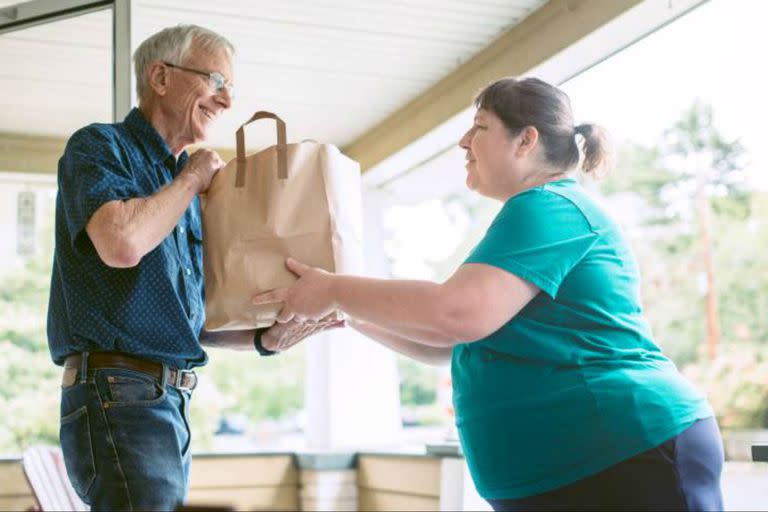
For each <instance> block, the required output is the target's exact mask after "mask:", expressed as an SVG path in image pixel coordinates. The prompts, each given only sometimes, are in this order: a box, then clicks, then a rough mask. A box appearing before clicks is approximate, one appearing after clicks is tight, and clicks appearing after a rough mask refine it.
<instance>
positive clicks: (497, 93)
mask: <svg viewBox="0 0 768 512" xmlns="http://www.w3.org/2000/svg"><path fill="white" fill-rule="evenodd" d="M475 106H476V107H477V108H478V109H481V108H482V109H484V110H488V111H490V112H493V113H494V114H496V116H497V117H498V118H499V119H501V121H502V122H503V123H504V126H506V128H507V131H509V133H510V135H512V136H515V135H517V134H518V133H520V131H521V130H522V129H523V128H525V127H526V126H533V127H535V128H536V129H537V130H538V132H539V140H540V141H541V143H542V146H543V148H544V155H545V157H546V159H547V162H549V163H550V164H551V165H552V166H553V167H555V168H556V169H559V170H562V171H569V170H570V169H571V168H573V167H574V166H575V165H576V164H577V163H578V162H579V146H578V145H577V143H576V135H580V136H581V137H582V139H583V140H582V149H583V151H584V161H583V163H582V165H581V169H582V171H584V172H585V173H593V172H595V171H596V170H598V169H600V168H604V167H606V166H607V164H608V160H609V149H608V146H609V145H608V139H607V134H606V132H605V130H603V129H602V128H601V127H599V126H597V125H594V124H580V125H578V126H574V125H573V112H572V111H571V100H570V99H569V98H568V95H567V94H565V93H564V92H563V91H561V90H560V89H558V88H557V87H555V86H553V85H550V84H548V83H546V82H544V81H543V80H539V79H538V78H525V79H522V80H518V79H516V78H511V77H510V78H502V79H500V80H497V81H496V82H493V83H492V84H490V85H489V86H487V87H486V88H485V89H483V90H482V91H480V93H479V94H478V95H477V97H476V98H475Z"/></svg>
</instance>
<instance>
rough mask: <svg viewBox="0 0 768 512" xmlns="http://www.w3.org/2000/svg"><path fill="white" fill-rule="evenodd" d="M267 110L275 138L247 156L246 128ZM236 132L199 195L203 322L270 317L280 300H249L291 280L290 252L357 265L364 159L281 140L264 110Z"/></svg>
mask: <svg viewBox="0 0 768 512" xmlns="http://www.w3.org/2000/svg"><path fill="white" fill-rule="evenodd" d="M264 118H269V119H274V120H275V121H276V122H277V145H276V146H271V147H269V148H267V149H264V150H263V151H259V152H258V153H255V154H252V155H248V156H246V155H245V143H244V134H243V127H244V126H245V125H247V124H248V123H250V122H252V121H256V120H258V119H264ZM236 139H237V157H236V158H235V159H234V160H232V161H230V162H229V163H228V164H227V165H226V167H224V169H222V170H221V171H219V172H218V174H217V175H216V176H215V178H214V180H213V182H212V183H211V186H210V188H209V189H208V192H207V193H206V194H205V195H203V196H202V197H201V207H202V212H203V263H204V269H205V314H206V320H205V329H206V330H207V331H224V330H245V329H253V328H257V327H269V326H270V325H272V324H273V323H274V322H275V318H276V317H277V313H278V312H279V311H280V308H281V307H282V303H278V304H267V305H260V306H254V305H252V304H251V297H252V296H253V295H254V294H256V293H260V292H263V291H267V290H271V289H273V288H279V287H285V286H290V285H291V284H292V283H293V282H295V281H296V277H295V276H294V275H293V274H292V273H291V272H290V271H289V270H288V269H287V268H286V267H285V259H286V258H287V257H288V256H292V257H293V258H296V259H297V260H299V261H301V262H304V263H307V264H308V265H312V266H316V267H321V268H323V269H325V270H328V271H331V272H336V273H361V272H362V270H363V268H362V266H363V262H362V201H361V184H360V165H359V164H358V163H357V162H355V161H354V160H351V159H350V158H348V157H346V156H344V155H343V154H342V153H341V152H340V151H339V150H338V148H336V147H335V146H333V145H330V144H319V143H317V142H302V143H299V144H286V128H285V123H284V122H283V121H282V120H281V119H280V118H279V117H278V116H276V115H275V114H272V113H269V112H257V113H255V114H254V115H253V117H251V119H250V120H248V121H247V122H246V123H245V124H243V125H242V126H241V127H240V128H239V129H238V130H237V137H236ZM332 320H337V319H332ZM332 320H329V321H332Z"/></svg>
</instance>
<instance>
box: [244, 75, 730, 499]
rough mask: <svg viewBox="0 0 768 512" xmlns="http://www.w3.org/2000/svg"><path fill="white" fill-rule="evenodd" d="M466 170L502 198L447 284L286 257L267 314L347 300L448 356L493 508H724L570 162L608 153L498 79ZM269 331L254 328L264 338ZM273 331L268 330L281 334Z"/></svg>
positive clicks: (542, 92) (354, 322) (593, 133)
mask: <svg viewBox="0 0 768 512" xmlns="http://www.w3.org/2000/svg"><path fill="white" fill-rule="evenodd" d="M475 104H476V106H477V114H476V116H475V120H474V125H473V126H472V128H470V130H469V131H468V132H467V133H466V134H465V135H464V136H463V137H462V139H461V141H460V142H459V145H460V146H461V147H462V148H463V149H464V150H466V152H467V186H468V187H469V188H470V189H472V190H475V191H477V192H478V193H480V194H482V195H484V196H488V197H491V198H494V199H498V200H499V201H502V202H503V203H504V206H503V208H502V209H501V211H500V212H499V214H498V215H497V217H496V218H495V220H494V221H493V223H492V224H491V226H490V228H489V229H488V232H487V233H486V234H485V237H484V238H483V240H482V241H481V242H480V243H479V244H478V245H477V247H476V248H475V249H474V250H473V251H472V253H471V254H470V255H469V257H468V258H467V260H466V261H465V262H464V264H463V265H461V266H460V267H459V269H458V270H457V271H456V273H455V274H454V275H453V276H452V277H451V278H450V279H448V280H447V281H446V282H445V283H442V284H438V283H432V282H424V281H403V280H382V279H368V278H363V277H355V276H346V275H334V274H330V273H328V272H324V271H322V270H319V269H316V268H310V267H308V266H306V265H304V264H302V263H299V262H296V261H294V260H290V259H289V260H288V262H287V264H288V267H289V268H290V269H291V270H292V271H293V272H294V273H296V274H297V275H298V276H299V280H298V281H297V282H296V283H295V285H294V286H292V287H291V288H288V289H282V290H275V291H273V292H268V293H266V294H262V295H259V296H257V297H255V298H254V300H255V301H256V302H259V303H268V302H274V301H278V300H284V301H285V306H284V308H283V310H282V311H281V313H280V318H279V321H280V322H286V321H289V320H291V319H293V318H296V319H297V320H306V321H314V320H316V319H319V318H322V317H323V316H325V315H326V314H328V313H329V312H331V311H333V310H336V309H338V310H341V311H344V312H345V313H346V314H347V315H348V316H349V318H350V324H351V326H352V327H354V328H355V329H357V330H359V331H360V332H362V333H364V334H366V335H368V336H369V337H371V338H373V339H376V340H378V341H379V342H381V343H383V344H385V345H387V346H389V347H390V348H392V349H394V350H396V351H398V352H401V353H403V354H405V355H407V356H410V357H412V358H414V359H418V360H421V361H424V362H429V363H440V362H443V361H448V360H449V358H450V359H451V362H452V375H453V387H454V393H453V400H454V406H455V410H456V422H457V426H458V430H459V435H460V438H461V443H462V447H463V449H464V453H465V456H466V459H467V463H468V465H469V468H470V471H471V473H472V476H473V479H474V481H475V484H476V486H477V489H478V491H479V492H480V494H481V495H482V496H483V497H484V498H485V499H487V500H488V501H489V502H490V503H491V505H492V506H493V507H494V509H495V510H551V509H596V508H605V509H612V510H615V509H632V510H640V509H648V510H689V509H691V510H722V498H721V493H720V487H719V478H720V472H721V469H722V461H723V453H722V446H721V441H720V435H719V431H718V428H717V424H716V423H715V421H714V419H713V413H712V410H711V408H710V407H709V405H708V404H707V402H706V399H705V398H704V397H703V396H701V395H700V394H699V393H698V392H696V391H695V390H694V389H693V388H692V387H691V386H690V385H689V384H688V383H687V382H686V381H685V380H684V379H683V377H682V376H681V375H680V374H679V373H678V371H677V369H676V368H675V366H674V365H673V363H672V362H671V361H669V359H667V358H666V357H665V356H664V355H663V354H662V353H661V351H660V349H659V347H658V346H657V345H656V344H655V343H654V342H653V339H652V335H651V332H650V329H649V327H648V325H647V323H646V321H645V320H644V319H643V316H642V310H641V307H640V301H639V275H638V269H637V266H636V263H635V261H634V259H633V257H632V255H631V253H630V250H629V247H628V245H627V243H626V241H625V240H624V238H623V236H622V234H621V233H620V231H619V229H618V227H617V226H616V225H615V224H614V223H613V222H612V221H611V220H610V219H609V218H608V217H607V216H606V214H605V213H603V212H602V211H601V210H600V209H599V208H598V207H597V205H596V204H595V202H594V201H593V200H591V199H590V198H589V197H588V196H587V195H586V194H585V192H584V190H583V189H582V188H581V187H580V186H579V184H578V183H577V182H576V181H575V180H574V179H573V178H571V177H569V172H570V171H571V170H572V169H573V168H574V167H575V166H576V165H577V164H578V162H579V160H580V153H579V148H578V145H577V141H578V140H581V142H582V146H583V152H584V158H583V164H582V169H583V171H585V172H587V173H590V172H593V171H595V170H596V169H597V168H598V167H599V166H601V164H603V163H604V160H605V157H606V147H605V140H604V137H603V135H602V132H601V130H600V129H599V128H598V127H596V126H594V125H590V124H585V125H579V126H576V127H574V123H573V115H572V113H571V108H570V101H569V99H568V97H567V96H566V94H564V93H563V92H562V91H560V90H559V89H557V88H556V87H553V86H551V85H549V84H547V83H545V82H542V81H541V80H537V79H533V78H528V79H524V80H516V79H513V78H505V79H502V80H499V81H497V82H495V83H493V84H491V85H489V86H488V87H487V88H486V89H484V90H483V91H482V92H481V93H480V94H479V95H478V97H477V99H476V101H475ZM269 342H270V340H269V339H266V340H264V343H266V344H269ZM276 348H278V349H279V348H280V347H276Z"/></svg>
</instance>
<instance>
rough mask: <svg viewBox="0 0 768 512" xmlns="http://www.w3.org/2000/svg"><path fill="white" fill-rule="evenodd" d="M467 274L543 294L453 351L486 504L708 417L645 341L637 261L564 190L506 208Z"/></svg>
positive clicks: (596, 465)
mask: <svg viewBox="0 0 768 512" xmlns="http://www.w3.org/2000/svg"><path fill="white" fill-rule="evenodd" d="M466 263H484V264H487V265H492V266H494V267H498V268H501V269H503V270H506V271H508V272H510V273H512V274H515V275H517V276H519V277H521V278H523V279H526V280H528V281H530V282H531V283H533V284H535V285H536V286H538V287H539V288H541V292H540V293H539V294H538V295H537V296H536V297H534V299H533V300H532V301H531V302H530V303H528V304H527V305H526V306H525V308H523V309H522V310H521V311H520V312H519V313H518V314H517V315H516V316H515V317H514V318H513V319H512V320H510V321H509V322H507V323H506V324H505V325H503V326H502V327H501V328H500V329H499V330H498V331H496V332H494V333H493V334H491V335H490V336H488V337H486V338H484V339H482V340H478V341H475V342H473V343H465V344H460V345H457V346H456V347H455V348H454V350H453V361H452V375H453V401H454V408H455V411H456V424H457V427H458V430H459V436H460V438H461V443H462V447H463V449H464V453H465V456H466V459H467V463H468V465H469V468H470V472H471V473H472V476H473V478H474V481H475V485H476V486H477V489H478V492H479V493H480V494H481V495H482V496H483V497H484V498H487V499H515V498H521V497H524V496H531V495H534V494H540V493H543V492H547V491H550V490H553V489H556V488H558V487H562V486H564V485H567V484H569V483H572V482H575V481H577V480H580V479H582V478H585V477H587V476H590V475H593V474H595V473H598V472H599V471H601V470H603V469H606V468H608V467H609V466H612V465H614V464H616V463H618V462H620V461H622V460H625V459H628V458H630V457H632V456H634V455H637V454H639V453H641V452H643V451H646V450H648V449H651V448H653V447H655V446H658V445H660V444H662V443H663V442H664V441H666V440H667V439H669V438H671V437H674V436H676V435H677V434H679V433H680V432H682V431H683V430H685V429H686V428H687V427H689V426H690V425H691V424H692V423H693V422H695V421H696V420H698V419H702V418H707V417H710V416H712V415H713V414H712V410H711V408H710V406H709V405H708V403H707V401H706V399H705V397H704V396H703V395H702V394H700V393H699V392H698V391H696V390H695V389H694V388H693V387H692V386H691V385H690V384H689V383H688V382H687V381H686V380H685V379H684V378H683V377H682V376H681V375H680V373H679V372H678V371H677V369H676V367H675V365H674V364H673V363H672V362H671V361H670V360H669V359H667V358H666V357H665V356H664V355H663V354H662V353H661V351H660V349H659V347H658V346H657V345H656V344H655V343H654V342H653V339H652V336H651V332H650V329H649V326H648V324H647V323H646V321H645V320H644V318H643V314H642V309H641V307H640V297H639V291H640V290H639V274H638V269H637V265H636V263H635V260H634V257H633V256H632V254H631V252H630V250H629V247H628V245H627V243H626V241H625V240H624V238H623V236H622V234H621V232H620V230H619V229H618V227H617V226H616V225H615V224H614V223H613V221H611V220H610V218H609V217H608V216H607V215H606V214H605V213H603V212H602V211H601V210H600V208H598V206H597V205H596V204H595V202H594V201H593V200H592V199H590V198H589V196H588V195H587V194H586V193H585V191H584V190H583V189H582V187H581V186H580V185H579V184H578V183H577V182H576V181H575V180H574V179H570V178H569V179H563V180H560V181H554V182H550V183H547V184H545V185H542V186H539V187H535V188H532V189H529V190H526V191H524V192H521V193H520V194H517V195H515V196H514V197H512V198H510V199H509V200H507V202H506V203H505V204H504V207H503V208H502V209H501V211H500V212H499V214H498V215H497V217H496V218H495V219H494V221H493V223H492V224H491V226H490V228H489V229H488V232H487V233H486V235H485V237H484V238H483V239H482V240H481V241H480V243H479V244H478V245H477V247H475V249H474V251H473V252H472V253H471V254H470V256H469V257H468V258H467V260H466Z"/></svg>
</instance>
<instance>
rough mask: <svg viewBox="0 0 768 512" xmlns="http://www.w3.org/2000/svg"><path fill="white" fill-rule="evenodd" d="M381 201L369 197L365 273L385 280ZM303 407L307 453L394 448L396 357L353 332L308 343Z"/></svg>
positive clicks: (340, 332)
mask: <svg viewBox="0 0 768 512" xmlns="http://www.w3.org/2000/svg"><path fill="white" fill-rule="evenodd" d="M378 202H379V199H378V198H377V196H376V195H375V194H374V193H369V191H366V192H365V195H364V201H363V219H364V226H365V244H366V245H365V254H366V259H365V268H366V272H367V274H368V275H374V276H381V275H385V272H384V271H385V268H386V267H385V265H386V259H385V258H384V256H383V249H382V235H381V234H382V229H381V225H380V218H379V212H380V211H381V208H380V207H379V204H378ZM304 404H305V408H306V411H307V430H306V436H307V448H308V449H310V450H315V449H321V450H334V449H348V448H353V447H354V448H358V447H372V446H377V445H378V446H384V445H389V446H392V445H396V444H398V443H399V441H400V440H401V435H402V426H401V418H400V390H399V377H398V372H397V361H396V358H395V354H394V353H393V352H391V351H390V350H388V349H385V348H383V347H382V346H380V345H378V344H377V343H375V342H373V341H371V340H369V339H368V338H366V337H365V336H363V335H361V334H359V333H358V332H356V331H353V330H352V329H350V328H346V329H342V330H334V331H330V332H328V333H321V334H319V335H317V336H315V337H314V338H313V339H311V340H308V345H307V369H306V378H305V393H304Z"/></svg>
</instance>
